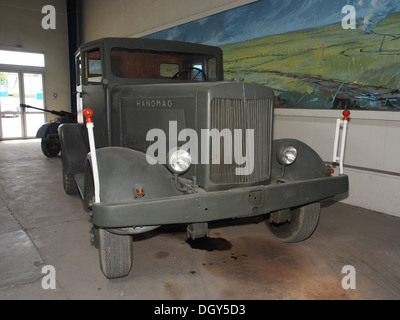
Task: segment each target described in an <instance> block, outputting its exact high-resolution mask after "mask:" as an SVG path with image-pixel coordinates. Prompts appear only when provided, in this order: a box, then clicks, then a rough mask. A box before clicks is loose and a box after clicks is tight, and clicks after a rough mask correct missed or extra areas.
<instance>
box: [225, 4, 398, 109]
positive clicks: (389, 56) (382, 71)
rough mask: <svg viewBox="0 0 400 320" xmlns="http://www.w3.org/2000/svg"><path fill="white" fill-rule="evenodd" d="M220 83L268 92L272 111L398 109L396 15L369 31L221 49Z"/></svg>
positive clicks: (312, 33) (285, 37)
mask: <svg viewBox="0 0 400 320" xmlns="http://www.w3.org/2000/svg"><path fill="white" fill-rule="evenodd" d="M223 51H224V57H225V60H224V68H225V79H226V80H229V79H231V78H234V77H239V78H243V79H244V80H245V81H247V82H257V83H261V84H265V85H267V86H269V87H272V88H273V89H274V90H275V93H276V96H277V98H278V99H277V100H278V101H277V102H278V104H277V105H278V106H280V105H281V106H285V107H297V108H299V107H300V108H304V107H306V108H340V109H343V108H349V109H371V110H373V109H375V110H376V109H380V110H399V105H400V95H399V88H400V68H399V65H400V64H399V63H400V13H399V12H397V13H393V14H392V15H390V16H389V17H387V18H386V19H385V20H383V21H381V22H380V24H379V25H378V26H377V27H376V28H375V29H374V32H373V33H364V32H363V31H362V30H361V29H356V30H344V29H343V28H342V26H341V24H340V23H339V24H335V25H331V26H328V27H322V28H318V29H310V30H303V31H296V32H290V33H285V34H278V35H273V36H268V37H265V38H260V39H256V40H251V41H246V42H242V43H238V44H232V45H227V46H224V47H223Z"/></svg>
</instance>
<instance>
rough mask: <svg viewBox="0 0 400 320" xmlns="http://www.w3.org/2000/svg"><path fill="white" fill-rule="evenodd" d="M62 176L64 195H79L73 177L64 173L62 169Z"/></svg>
mask: <svg viewBox="0 0 400 320" xmlns="http://www.w3.org/2000/svg"><path fill="white" fill-rule="evenodd" d="M62 175H63V187H64V191H65V193H66V194H69V195H75V194H79V190H78V186H77V185H76V182H75V179H74V176H73V175H71V174H67V173H65V170H64V168H63V169H62Z"/></svg>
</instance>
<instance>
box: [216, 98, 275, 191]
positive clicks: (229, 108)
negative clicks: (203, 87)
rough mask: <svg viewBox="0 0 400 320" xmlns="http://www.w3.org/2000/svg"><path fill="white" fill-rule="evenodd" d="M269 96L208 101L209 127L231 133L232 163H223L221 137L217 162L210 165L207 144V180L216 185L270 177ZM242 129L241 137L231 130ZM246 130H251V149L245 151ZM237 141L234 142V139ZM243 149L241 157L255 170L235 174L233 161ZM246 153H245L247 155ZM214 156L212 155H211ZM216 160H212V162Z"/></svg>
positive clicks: (237, 166)
mask: <svg viewBox="0 0 400 320" xmlns="http://www.w3.org/2000/svg"><path fill="white" fill-rule="evenodd" d="M272 108H273V102H272V100H271V99H254V100H239V99H218V98H216V99H213V100H212V102H211V123H210V125H211V127H210V129H217V130H218V131H220V132H221V131H222V130H224V129H229V130H230V131H231V132H232V143H231V145H232V146H233V150H232V160H233V161H232V164H225V163H226V161H225V157H226V155H225V152H224V141H223V140H224V139H221V143H220V162H219V164H213V153H212V145H210V180H211V181H212V182H213V183H215V184H239V183H253V182H257V181H262V180H267V179H269V177H270V156H271V155H270V153H271V143H272V114H273V110H272ZM235 129H236V130H237V129H239V130H241V131H242V139H241V140H240V139H234V136H235V135H234V130H235ZM246 129H253V130H254V150H253V151H251V152H246ZM235 140H236V141H235ZM240 150H242V154H241V155H242V156H243V157H245V158H246V160H247V161H248V162H249V161H251V163H254V169H253V170H252V172H251V173H250V174H248V175H237V171H236V169H237V168H243V167H245V166H246V164H243V165H239V164H237V161H235V158H234V155H235V152H238V151H239V152H240ZM247 153H248V154H247ZM214 159H215V158H214ZM214 163H215V161H214ZM247 165H248V164H247Z"/></svg>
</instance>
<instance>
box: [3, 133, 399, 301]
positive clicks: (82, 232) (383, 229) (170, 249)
mask: <svg viewBox="0 0 400 320" xmlns="http://www.w3.org/2000/svg"><path fill="white" fill-rule="evenodd" d="M350 183H351V182H350ZM399 230H400V219H399V218H396V217H391V216H387V215H384V214H381V213H378V212H372V211H368V210H364V209H360V208H357V207H352V206H349V205H345V204H342V203H337V202H332V201H328V202H325V203H324V204H323V207H322V214H321V220H320V224H319V226H318V228H317V230H316V232H315V233H314V235H313V236H312V237H311V238H310V239H308V240H307V241H305V242H302V243H299V244H284V243H281V242H279V241H278V240H276V239H275V238H274V237H273V236H272V234H271V233H270V232H269V230H268V229H267V228H266V226H265V225H264V223H263V222H259V221H248V220H246V221H242V220H239V221H236V222H235V223H230V224H226V223H217V224H213V225H212V226H211V231H210V238H209V239H208V241H207V242H199V243H195V244H193V243H192V244H189V243H188V242H186V232H185V229H184V228H182V227H175V226H171V227H166V228H161V229H158V230H157V231H155V232H152V233H151V234H148V235H147V236H145V237H138V238H136V239H135V241H134V265H133V268H132V271H131V273H130V275H129V276H128V277H126V278H123V279H117V280H107V279H106V278H105V277H104V276H103V274H102V272H101V270H100V268H99V261H98V260H99V259H98V252H97V249H95V247H94V246H93V245H92V244H91V237H92V234H91V223H90V218H89V216H88V214H87V213H86V212H85V211H84V210H83V207H82V204H81V200H80V198H79V197H78V196H68V195H66V194H65V193H64V191H63V187H62V177H61V160H60V158H53V159H48V158H46V157H45V156H44V155H43V154H42V153H41V150H40V142H39V141H38V140H32V141H29V142H23V143H15V142H0V300H16V299H35V300H39V299H40V300H42V299H44V300H46V299H61V300H64V299H73V300H80V299H82V300H83V299H85V300H87V299H99V300H105V299H107V300H109V299H133V300H181V299H186V300H270V299H273V300H278V299H279V300H280V299H285V300H286V299H291V300H292V299H306V300H308V299H317V300H333V299H334V300H337V299H340V300H342V299H345V300H361V299H367V300H381V299H385V300H397V299H400V233H399ZM45 265H51V266H53V267H54V268H55V269H54V270H55V279H56V282H55V284H56V288H55V289H48V290H45V289H43V287H42V284H48V283H50V282H48V281H47V278H46V281H45V278H43V277H44V276H45V275H46V276H47V273H46V274H45V273H42V270H43V269H42V268H43V267H44V266H45ZM347 265H351V266H354V268H355V284H356V289H348V290H345V289H343V287H342V280H343V278H344V277H346V276H347V273H342V268H343V267H344V266H347ZM42 278H43V279H42ZM345 282H346V281H345ZM346 283H348V282H346Z"/></svg>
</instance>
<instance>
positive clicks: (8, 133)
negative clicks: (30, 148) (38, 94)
mask: <svg viewBox="0 0 400 320" xmlns="http://www.w3.org/2000/svg"><path fill="white" fill-rule="evenodd" d="M21 98H22V97H21V86H20V77H19V73H18V72H0V116H1V138H2V139H16V138H23V136H24V134H23V130H22V128H23V123H22V117H21V112H20V111H19V110H20V103H21Z"/></svg>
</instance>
